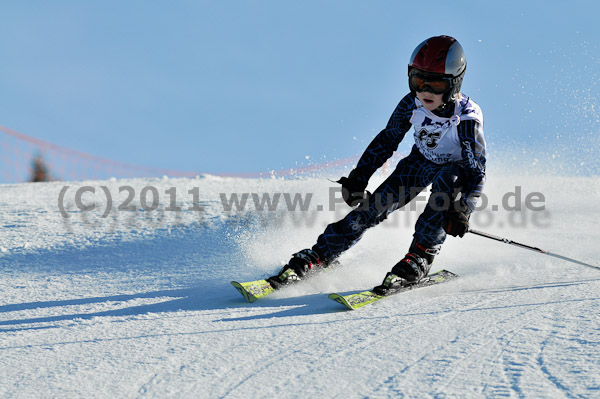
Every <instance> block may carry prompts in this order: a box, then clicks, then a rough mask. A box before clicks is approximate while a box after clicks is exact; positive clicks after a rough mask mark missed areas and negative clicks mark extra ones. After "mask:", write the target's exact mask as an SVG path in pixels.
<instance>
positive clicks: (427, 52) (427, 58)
mask: <svg viewBox="0 0 600 399" xmlns="http://www.w3.org/2000/svg"><path fill="white" fill-rule="evenodd" d="M466 69H467V60H466V58H465V52H464V50H463V48H462V46H461V45H460V43H459V42H458V41H457V40H456V39H455V38H453V37H450V36H435V37H430V38H429V39H427V40H425V41H424V42H423V43H421V44H419V45H418V46H417V48H415V50H414V51H413V53H412V55H411V56H410V61H409V63H408V75H409V86H410V87H411V90H412V91H414V87H413V86H412V85H410V76H411V73H412V74H415V73H416V74H421V75H426V76H429V77H431V78H438V79H443V80H447V81H448V83H449V88H448V91H447V92H445V93H444V97H443V100H444V102H448V101H449V100H454V99H456V98H457V97H458V93H460V87H461V85H462V79H463V76H464V75H465V71H466Z"/></svg>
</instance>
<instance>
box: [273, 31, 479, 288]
mask: <svg viewBox="0 0 600 399" xmlns="http://www.w3.org/2000/svg"><path fill="white" fill-rule="evenodd" d="M466 67H467V63H466V59H465V54H464V51H463V48H462V46H461V45H460V43H459V42H458V41H457V40H456V39H454V38H452V37H450V36H437V37H432V38H429V39H427V40H425V41H424V42H422V43H421V44H419V45H418V46H417V48H416V49H415V50H414V51H413V53H412V55H411V57H410V63H409V65H408V84H409V87H410V93H409V94H407V95H406V96H405V97H404V98H403V99H402V100H401V101H400V103H399V104H398V106H397V107H396V109H395V111H394V113H393V114H392V116H391V118H390V120H389V122H388V124H387V126H386V128H385V129H384V130H382V131H381V132H380V133H379V134H378V135H377V136H376V137H375V139H373V141H372V142H371V144H369V146H368V147H367V149H366V150H365V152H364V154H363V155H362V156H361V158H360V160H359V161H358V164H357V166H356V168H355V169H353V170H352V171H351V172H350V174H349V175H348V177H342V178H341V179H340V180H339V181H338V182H339V183H340V184H341V185H342V196H343V198H344V201H345V202H346V203H347V204H348V205H350V206H353V207H356V208H355V209H353V210H352V211H351V212H350V213H349V214H348V215H347V216H346V217H345V218H344V219H342V220H340V221H338V222H336V223H332V224H330V225H329V226H327V228H326V229H325V231H324V232H323V234H321V235H320V236H319V237H318V239H317V243H316V244H315V245H314V246H313V247H312V248H310V249H304V250H302V251H300V252H298V253H295V254H294V255H292V258H291V259H290V261H289V262H288V264H287V265H285V266H284V267H283V269H282V270H281V272H280V273H279V274H277V275H276V276H273V277H270V278H269V279H268V281H269V283H270V284H271V285H272V286H273V287H274V288H276V289H278V288H281V287H282V286H285V285H288V284H291V283H294V282H297V281H300V280H302V279H303V278H305V277H306V276H307V275H309V274H310V273H312V272H314V271H316V270H318V269H320V268H324V267H327V266H329V265H331V264H332V262H334V261H335V259H336V258H337V257H338V256H340V254H342V253H343V252H344V251H346V250H347V249H348V248H350V247H351V246H352V245H354V244H355V243H356V242H357V241H358V240H359V239H360V238H361V237H362V235H363V233H364V232H365V231H366V230H367V229H368V228H370V227H372V226H374V225H376V224H379V223H380V222H382V221H383V220H385V219H386V218H387V216H388V215H389V214H390V213H391V212H393V211H394V210H396V209H399V208H401V207H403V206H404V205H406V204H407V203H408V202H410V201H411V200H412V199H414V198H415V197H416V196H417V195H418V194H419V193H420V192H421V191H423V190H424V189H425V188H426V187H427V186H428V185H430V184H431V185H432V189H431V192H432V194H431V196H430V198H429V201H428V203H427V205H426V207H425V210H424V211H423V213H422V214H421V215H420V216H419V218H418V220H417V223H416V226H415V233H414V235H413V241H412V243H411V245H410V247H409V250H408V253H407V254H406V255H405V256H404V258H403V259H402V260H400V262H398V263H397V264H396V265H395V266H394V267H392V269H391V272H388V273H387V275H386V276H385V278H384V280H383V282H382V284H381V285H379V286H377V287H375V291H376V292H378V293H380V294H385V293H386V292H388V291H389V290H392V289H394V288H396V287H398V286H401V285H406V284H411V283H416V282H418V281H419V280H420V279H421V278H423V277H424V276H426V275H427V273H429V269H430V268H431V263H432V262H433V259H434V257H435V255H437V254H438V253H439V251H440V248H441V246H442V244H443V243H444V241H445V239H446V236H447V234H450V235H452V236H455V237H456V236H459V237H462V236H463V235H464V234H465V233H466V232H467V230H468V227H469V217H470V214H471V212H472V211H473V209H474V207H475V205H476V202H477V200H478V198H479V196H480V194H481V190H482V188H483V183H484V180H485V162H486V158H485V140H484V137H483V114H482V112H481V109H480V108H479V106H478V105H477V104H475V102H473V101H472V100H471V99H470V98H469V97H467V96H465V95H464V94H462V93H461V91H460V88H461V84H462V80H463V76H464V74H465V70H466ZM411 126H412V127H414V138H415V145H414V146H413V148H412V151H411V153H410V154H409V155H408V156H407V157H405V158H403V159H402V160H400V162H399V163H398V165H397V166H396V169H395V170H394V171H393V172H392V174H391V175H390V176H389V177H388V178H387V179H386V180H385V181H384V182H383V183H382V184H381V185H380V186H379V187H378V188H377V189H376V190H375V192H374V193H373V194H371V195H369V194H368V193H367V192H365V189H366V187H367V184H368V182H369V179H370V177H371V176H372V175H373V173H374V172H375V171H376V170H377V169H378V168H379V167H381V166H382V165H383V164H384V163H385V161H386V160H387V159H388V158H390V157H391V156H392V154H393V152H394V151H395V150H396V149H397V148H398V145H399V144H400V142H401V141H402V139H403V138H404V136H405V134H406V133H407V132H408V131H409V130H410V128H411ZM459 194H460V198H459Z"/></svg>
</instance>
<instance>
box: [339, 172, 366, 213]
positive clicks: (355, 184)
mask: <svg viewBox="0 0 600 399" xmlns="http://www.w3.org/2000/svg"><path fill="white" fill-rule="evenodd" d="M337 182H338V183H340V184H341V185H342V198H343V199H344V202H345V203H346V204H348V205H349V206H352V207H354V206H357V205H360V204H362V203H363V202H364V201H365V200H367V199H368V198H369V192H368V191H365V188H367V185H366V184H365V183H363V182H360V181H358V180H355V179H352V178H349V177H342V178H341V179H340V180H338V181H337Z"/></svg>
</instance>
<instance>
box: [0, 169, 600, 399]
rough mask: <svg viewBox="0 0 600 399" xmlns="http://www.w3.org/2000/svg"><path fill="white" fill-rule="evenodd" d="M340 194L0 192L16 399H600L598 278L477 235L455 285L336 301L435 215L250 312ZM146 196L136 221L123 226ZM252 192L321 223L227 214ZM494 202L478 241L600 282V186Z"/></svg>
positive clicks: (303, 185) (292, 189) (230, 183)
mask: <svg viewBox="0 0 600 399" xmlns="http://www.w3.org/2000/svg"><path fill="white" fill-rule="evenodd" d="M65 184H66V185H69V187H68V188H67V189H66V191H64V190H65V189H64V186H65ZM330 185H331V183H329V182H328V181H327V180H326V179H324V178H319V179H295V180H279V179H273V180H254V179H233V178H218V177H211V176H204V177H201V178H198V179H154V180H152V179H146V180H118V181H117V180H112V181H93V182H82V183H58V182H56V183H43V184H20V185H12V186H10V185H8V186H7V185H5V186H1V187H0V222H1V226H2V228H1V229H0V292H1V295H0V397H14V398H30V397H53V398H61V397H85V398H96V397H97V398H117V397H118V398H138V397H139V398H165V397H177V398H263V397H278V398H296V397H298V398H309V397H310V398H387V397H415V398H417V397H418V398H421V397H436V398H446V397H447V398H471V397H472V398H480V397H493V398H496V397H532V398H533V397H535V398H540V397H558V398H560V397H566V398H574V397H577V398H579V397H581V398H584V397H585V398H591V397H600V315H599V310H598V309H599V305H600V294H599V293H600V271H597V270H594V269H588V268H584V267H582V266H578V265H574V264H569V263H566V262H564V261H561V260H559V259H555V258H551V257H548V256H544V255H540V254H537V253H534V252H529V251H525V250H522V249H518V248H514V247H511V246H508V245H505V244H502V243H498V242H494V241H490V240H486V239H484V238H480V237H476V236H472V235H471V236H467V237H465V238H463V239H458V238H449V239H448V240H447V242H446V244H445V246H444V249H443V251H442V253H441V254H440V255H439V256H438V258H437V259H436V263H435V264H434V269H436V268H447V269H449V270H451V271H453V272H455V273H457V274H459V275H460V276H461V278H460V279H459V280H457V281H454V282H450V283H448V284H445V285H440V286H436V287H430V288H426V289H422V290H417V291H413V292H409V293H406V294H402V295H398V296H395V297H391V298H388V299H386V300H384V301H381V302H379V303H377V304H375V305H373V306H369V307H367V308H363V309H361V310H357V311H346V310H344V309H343V308H342V307H341V306H340V305H339V304H337V303H335V302H333V301H331V300H329V299H328V298H327V294H328V293H330V292H333V291H337V292H352V291H357V290H361V289H365V288H370V287H372V286H374V285H376V284H377V283H379V281H380V280H381V278H382V277H383V276H384V275H385V272H386V271H388V270H389V269H390V268H391V266H392V265H393V264H394V263H395V262H396V261H397V260H398V259H400V257H402V256H403V254H404V252H405V251H406V249H407V247H408V245H409V243H410V239H411V234H412V224H413V223H414V221H415V220H416V215H417V214H418V209H419V208H422V205H423V203H424V202H423V201H421V202H420V204H419V206H418V207H417V210H416V211H413V212H404V211H399V212H397V213H396V214H395V215H394V217H392V218H390V219H389V220H388V221H386V222H385V223H383V224H381V225H379V226H377V227H375V228H374V229H372V230H370V231H369V232H367V234H366V235H365V237H364V238H363V240H362V241H361V242H360V243H358V244H357V245H356V246H355V247H354V248H352V249H351V250H350V251H348V252H347V253H346V254H344V255H343V256H342V258H341V261H342V264H343V266H342V267H341V268H338V269H335V270H331V271H328V272H327V273H323V274H321V275H319V276H317V277H315V278H314V279H312V280H310V281H308V282H306V283H303V284H300V285H298V286H295V287H291V288H289V289H287V290H285V291H281V292H278V293H276V294H275V295H273V296H272V297H269V298H265V299H264V300H261V301H259V302H256V303H254V304H248V303H245V302H244V300H243V298H242V297H241V296H240V295H239V294H238V293H237V292H236V291H235V289H234V288H233V287H231V285H230V284H229V281H230V280H233V279H235V280H249V279H257V278H262V277H265V276H267V275H269V274H271V273H272V272H274V271H275V270H277V269H278V268H279V267H280V264H281V262H283V261H285V260H287V258H288V257H289V255H290V254H291V253H292V252H294V251H297V250H299V249H302V248H304V247H307V246H309V245H312V243H313V241H314V240H315V238H316V237H317V235H318V234H319V233H320V232H321V231H322V229H323V227H324V225H325V224H326V223H327V222H330V221H333V220H336V219H338V218H339V217H341V216H342V215H343V214H345V212H347V210H348V208H347V207H346V206H345V205H339V204H338V205H337V206H336V210H335V211H332V212H329V211H327V210H328V208H329V201H330V199H329V186H330ZM517 186H518V187H520V190H521V199H522V202H525V197H526V196H527V195H528V194H530V193H534V192H539V193H542V194H543V196H544V204H545V211H540V210H538V211H531V210H522V211H521V212H517V211H510V210H505V209H503V208H505V207H503V206H502V197H503V196H504V195H505V194H506V193H511V192H512V193H516V192H517V191H518V190H519V189H518V188H517ZM84 187H85V189H86V190H88V191H83V190H82V191H80V194H81V198H82V200H81V203H80V206H79V207H78V206H77V204H76V202H75V194H76V192H77V190H78V189H81V188H84ZM103 187H105V188H103ZM123 187H130V189H127V188H126V189H123ZM90 188H92V189H94V190H95V193H94V192H92V191H90V190H89V189H90ZM120 190H121V191H122V192H119V191H120ZM132 190H133V192H134V194H135V195H134V199H133V201H132V202H131V205H134V210H129V211H128V210H123V209H121V210H118V209H117V207H118V206H119V205H123V204H124V201H125V199H126V198H127V195H128V194H129V192H130V191H132ZM154 190H156V191H154ZM169 190H170V191H169ZM194 190H196V191H194ZM61 191H62V192H63V195H62V201H61V200H59V198H61ZM106 192H108V193H110V195H111V198H112V199H111V200H112V202H113V203H112V209H109V210H108V212H107V211H106V207H107V204H108V202H109V201H108V200H107V198H106ZM142 192H143V193H144V195H145V196H146V197H145V200H144V201H143V203H142V201H141V200H140V196H141V194H142ZM234 193H238V194H239V195H241V194H242V193H258V194H260V195H261V196H262V194H263V193H269V194H271V196H274V195H275V194H276V193H291V194H292V195H293V194H294V193H299V194H307V193H312V194H313V197H312V201H311V204H310V209H311V211H307V212H301V211H297V212H287V211H285V206H279V208H278V210H277V211H263V212H249V210H251V209H253V207H254V206H253V205H248V206H247V210H248V212H227V211H225V210H224V205H223V203H222V201H221V196H220V194H224V195H225V198H226V199H227V198H231V195H232V194H234ZM486 194H487V197H488V199H489V205H488V206H489V208H486V210H483V211H480V212H481V213H480V215H481V216H479V217H475V215H474V220H473V224H474V227H478V228H480V229H481V230H485V231H488V232H490V233H493V234H497V235H502V236H506V237H508V238H511V239H513V240H516V241H522V242H525V243H528V244H532V245H537V246H539V247H541V248H544V249H547V250H551V251H553V252H557V253H560V254H563V255H566V256H570V257H574V258H577V259H580V260H582V261H585V262H588V263H594V264H598V263H600V261H599V260H600V248H599V246H598V243H599V242H600V232H599V229H598V220H599V217H598V216H599V213H598V210H597V209H598V208H597V205H598V204H599V203H600V178H597V177H587V178H586V177H553V176H547V177H544V176H535V177H525V176H491V177H490V178H489V179H488V183H487V186H486ZM152 195H157V197H158V202H157V203H155V202H153V197H152ZM173 197H175V201H176V203H175V204H173V203H172V202H171V199H172V198H173ZM249 198H251V196H250V197H249ZM506 199H507V202H506V203H505V205H508V206H512V205H514V203H515V201H514V198H513V196H508V197H506ZM249 201H250V200H249ZM282 201H283V199H282ZM59 203H60V205H61V206H62V208H63V210H64V215H66V216H68V218H67V217H65V216H64V215H63V214H61V207H59ZM249 203H250V202H249ZM81 205H83V206H91V205H96V208H95V209H94V210H89V211H82V210H81V209H80V208H82V206H81ZM125 205H126V204H125ZM154 205H158V207H157V209H153V208H154ZM175 205H177V206H181V208H182V209H181V210H180V211H179V210H176V211H164V208H165V207H171V208H174V206H175ZM318 205H322V206H323V209H324V211H315V210H317V209H319V208H317V206H318ZM492 205H498V209H497V211H491V209H492ZM539 205H540V203H536V204H535V206H539ZM190 207H196V208H200V207H202V211H194V210H190V209H189V208H190ZM103 216H106V217H103Z"/></svg>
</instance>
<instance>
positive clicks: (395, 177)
mask: <svg viewBox="0 0 600 399" xmlns="http://www.w3.org/2000/svg"><path fill="white" fill-rule="evenodd" d="M461 172H462V171H461V168H460V167H459V166H458V165H457V164H446V165H438V164H435V163H433V162H431V161H429V160H427V159H426V158H425V157H424V156H423V155H421V153H420V152H419V151H418V150H417V149H416V148H415V147H413V150H412V152H411V153H410V155H408V156H407V157H406V158H404V159H402V160H401V161H400V162H399V163H398V166H397V167H396V169H395V170H394V172H393V173H392V174H391V175H390V176H389V177H388V178H387V179H386V180H385V181H384V182H383V183H382V184H381V185H380V186H379V187H378V188H377V190H375V192H374V193H373V194H372V195H371V197H370V199H369V202H368V204H367V205H363V206H359V207H358V208H356V209H354V210H352V211H351V212H350V213H349V214H348V215H347V216H346V217H345V218H343V219H342V220H340V221H338V222H335V223H332V224H330V225H329V226H327V228H326V229H325V231H324V232H323V234H321V235H320V236H319V238H318V239H317V243H316V244H315V246H314V247H313V249H314V250H316V251H317V252H318V253H320V254H322V255H323V256H324V257H325V259H328V260H332V259H335V258H337V257H338V256H339V255H341V254H342V252H344V251H346V250H347V249H348V248H350V247H351V246H353V245H354V244H356V242H358V241H359V240H360V238H361V237H362V236H363V234H364V232H365V231H366V230H367V229H369V228H370V227H372V226H375V225H377V224H379V223H381V222H382V221H384V220H385V219H386V218H387V217H388V215H389V214H390V213H392V212H393V211H395V210H397V209H400V208H402V207H403V206H405V205H406V204H408V203H409V202H410V201H411V200H413V199H414V198H415V197H416V196H417V195H419V193H421V192H422V191H423V190H424V189H425V188H426V187H427V186H428V185H429V184H431V185H432V189H431V195H430V198H429V201H428V203H427V205H426V206H425V209H424V211H423V213H422V214H421V215H420V216H419V218H418V220H417V223H416V225H415V232H414V235H413V237H414V240H413V242H415V243H418V244H420V245H422V246H424V247H426V248H430V249H433V250H439V249H440V248H441V246H442V244H443V243H444V241H445V240H446V232H445V231H444V228H443V226H444V221H445V219H446V214H447V212H448V207H449V205H450V203H451V202H452V201H453V200H454V199H455V198H456V196H457V194H458V192H459V184H460V183H459V182H460V180H461V179H460V175H461V174H462V173H461Z"/></svg>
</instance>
